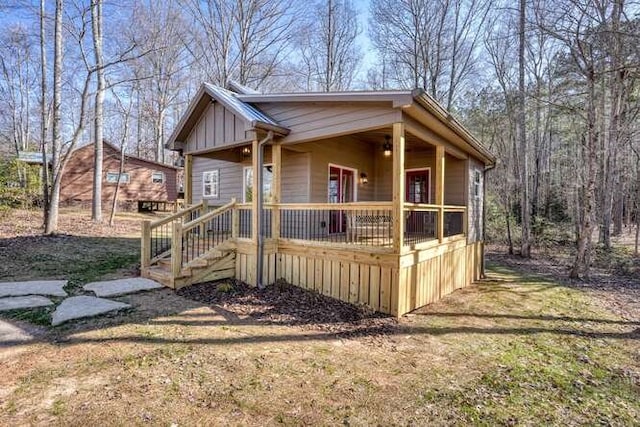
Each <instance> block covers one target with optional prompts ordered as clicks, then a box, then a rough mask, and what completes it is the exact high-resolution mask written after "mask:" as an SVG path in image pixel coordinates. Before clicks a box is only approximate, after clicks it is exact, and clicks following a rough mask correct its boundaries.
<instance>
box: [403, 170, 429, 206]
mask: <svg viewBox="0 0 640 427" xmlns="http://www.w3.org/2000/svg"><path fill="white" fill-rule="evenodd" d="M422 171H427V172H429V187H428V188H427V204H431V202H432V200H431V184H432V182H431V167H426V168H411V169H405V170H404V185H405V188H407V172H422ZM404 197H405V198H406V197H407V196H406V194H405V196H404Z"/></svg>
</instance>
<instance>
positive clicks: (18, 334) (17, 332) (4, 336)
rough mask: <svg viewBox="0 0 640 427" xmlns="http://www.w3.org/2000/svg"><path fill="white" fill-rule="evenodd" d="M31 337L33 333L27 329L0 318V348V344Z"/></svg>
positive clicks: (12, 342) (6, 344)
mask: <svg viewBox="0 0 640 427" xmlns="http://www.w3.org/2000/svg"><path fill="white" fill-rule="evenodd" d="M32 339H33V335H31V334H30V333H29V332H28V331H26V330H24V329H22V328H19V327H18V326H16V325H12V324H11V323H9V322H6V321H4V320H0V348H2V346H10V345H16V344H20V343H24V342H27V341H31V340H32ZM0 397H2V392H0Z"/></svg>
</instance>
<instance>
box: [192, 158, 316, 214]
mask: <svg viewBox="0 0 640 427" xmlns="http://www.w3.org/2000/svg"><path fill="white" fill-rule="evenodd" d="M264 161H265V163H270V162H271V147H266V149H265V156H264ZM308 165H309V155H308V154H307V153H295V152H292V151H289V150H286V149H285V150H283V151H282V202H283V203H304V202H307V201H308V194H309V192H308V188H309V178H308V170H309V167H308ZM246 166H251V158H247V159H246V160H243V161H242V162H228V161H223V160H217V159H211V158H208V157H202V156H195V157H194V158H193V203H198V202H200V200H202V174H203V172H205V171H211V170H216V169H217V170H219V171H220V197H219V198H210V199H209V201H210V204H212V205H218V204H220V205H222V204H225V203H228V202H229V201H230V200H231V198H233V197H235V198H236V200H237V201H238V202H242V201H243V188H242V175H243V169H244V168H245V167H246Z"/></svg>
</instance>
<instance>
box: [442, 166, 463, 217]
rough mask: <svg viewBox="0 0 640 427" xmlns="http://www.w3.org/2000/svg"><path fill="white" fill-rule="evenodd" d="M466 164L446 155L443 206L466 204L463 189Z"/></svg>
mask: <svg viewBox="0 0 640 427" xmlns="http://www.w3.org/2000/svg"><path fill="white" fill-rule="evenodd" d="M466 170H467V162H466V160H460V159H456V158H455V157H453V156H450V155H448V154H447V155H446V157H445V166H444V204H445V205H460V206H464V205H465V204H466V203H465V201H466V198H465V193H466V191H465V189H466V188H467V182H466V180H467V173H466Z"/></svg>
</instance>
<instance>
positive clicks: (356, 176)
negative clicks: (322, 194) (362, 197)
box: [326, 163, 360, 202]
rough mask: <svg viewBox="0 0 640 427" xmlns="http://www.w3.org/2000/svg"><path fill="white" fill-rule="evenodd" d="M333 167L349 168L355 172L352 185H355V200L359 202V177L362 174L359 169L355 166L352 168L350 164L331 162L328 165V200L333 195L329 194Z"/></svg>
mask: <svg viewBox="0 0 640 427" xmlns="http://www.w3.org/2000/svg"><path fill="white" fill-rule="evenodd" d="M331 168H338V169H344V170H348V171H351V172H353V182H352V183H351V185H352V186H353V201H354V202H357V201H358V185H357V182H358V178H359V177H360V175H359V174H358V169H355V168H350V167H349V166H343V165H339V164H337V163H329V164H328V165H327V184H326V185H327V202H328V201H329V198H330V197H331V195H330V194H329V178H330V175H331Z"/></svg>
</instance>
